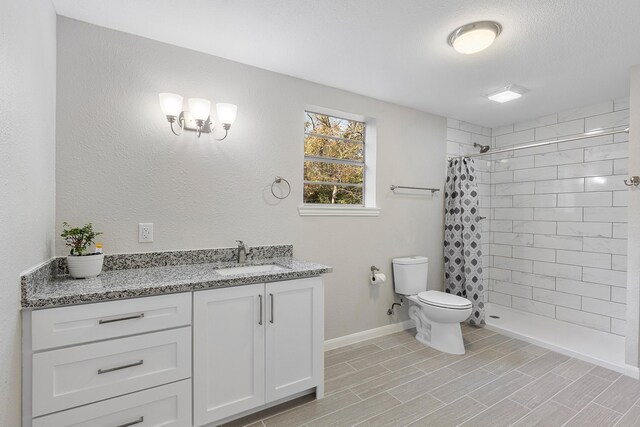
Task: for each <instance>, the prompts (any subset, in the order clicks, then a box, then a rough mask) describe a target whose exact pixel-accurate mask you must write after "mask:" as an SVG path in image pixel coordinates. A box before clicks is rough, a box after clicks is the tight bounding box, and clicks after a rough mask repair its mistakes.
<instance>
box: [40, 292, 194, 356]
mask: <svg viewBox="0 0 640 427" xmlns="http://www.w3.org/2000/svg"><path fill="white" fill-rule="evenodd" d="M190 324H191V292H184V293H179V294H170V295H159V296H153V297H146V298H135V299H128V300H120V301H109V302H101V303H95V304H85V305H76V306H71V307H59V308H49V309H45V310H35V311H33V313H32V330H33V334H32V341H31V343H32V349H33V351H38V350H44V349H47V348H53V347H62V346H67V345H73V344H82V343H86V342H90V341H98V340H102V339H107V338H118V337H122V336H125V335H133V334H138V333H141V332H151V331H157V330H161V329H168V328H174V327H177V326H186V325H190Z"/></svg>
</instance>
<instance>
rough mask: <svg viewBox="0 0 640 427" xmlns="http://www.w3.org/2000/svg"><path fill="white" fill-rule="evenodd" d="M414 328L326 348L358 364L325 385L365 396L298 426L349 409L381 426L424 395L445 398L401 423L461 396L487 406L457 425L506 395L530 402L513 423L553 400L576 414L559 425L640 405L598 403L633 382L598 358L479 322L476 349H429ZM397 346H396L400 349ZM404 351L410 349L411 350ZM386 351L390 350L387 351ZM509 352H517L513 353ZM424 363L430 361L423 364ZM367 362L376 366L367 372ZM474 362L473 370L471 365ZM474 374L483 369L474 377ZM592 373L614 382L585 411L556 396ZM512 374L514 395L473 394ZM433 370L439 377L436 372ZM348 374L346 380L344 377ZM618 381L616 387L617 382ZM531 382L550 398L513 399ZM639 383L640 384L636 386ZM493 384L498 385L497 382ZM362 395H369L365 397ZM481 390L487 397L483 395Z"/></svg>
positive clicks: (469, 334) (254, 418) (289, 413)
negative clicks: (585, 358) (566, 352)
mask: <svg viewBox="0 0 640 427" xmlns="http://www.w3.org/2000/svg"><path fill="white" fill-rule="evenodd" d="M412 333H414V331H412V330H407V331H401V332H396V333H393V334H389V335H386V336H382V337H377V338H371V339H368V340H365V341H361V342H359V343H354V344H351V345H349V346H345V347H341V348H340V349H332V350H329V351H327V352H326V353H325V358H330V359H331V360H330V362H329V363H330V364H329V365H328V366H327V368H330V367H333V366H336V365H340V364H343V363H344V364H345V366H348V367H350V368H351V370H349V371H346V372H342V371H340V370H338V371H336V373H338V374H339V375H337V376H334V377H331V378H330V379H327V380H326V381H325V386H326V385H329V386H330V387H331V386H333V384H335V387H336V388H335V389H329V390H328V391H327V390H326V391H325V399H326V398H330V397H332V396H335V395H336V394H338V393H350V394H352V395H353V396H354V397H355V399H357V400H355V401H353V402H352V403H349V404H347V405H346V406H342V405H341V404H340V402H337V403H338V404H337V405H336V406H335V407H333V408H324V409H322V410H319V411H316V413H313V414H312V415H310V417H309V418H304V419H300V420H299V421H296V423H297V424H295V425H298V426H300V425H307V424H309V423H311V424H313V425H316V424H319V425H322V424H323V419H325V420H326V421H325V423H326V422H329V421H331V422H332V424H331V425H341V424H335V422H336V417H337V416H338V417H339V415H340V414H339V413H341V414H343V415H349V416H350V417H351V418H350V419H353V420H355V421H354V422H353V423H352V424H349V423H346V424H344V425H345V426H349V425H375V424H370V423H369V420H373V419H377V418H376V417H384V416H386V415H388V416H393V415H394V414H395V415H398V416H403V417H404V416H405V415H406V414H404V415H403V410H405V408H409V407H411V406H410V404H411V403H416V402H419V401H418V400H417V399H420V398H422V399H425V398H426V399H432V400H433V402H434V405H435V404H437V406H434V407H433V408H429V409H428V410H426V412H420V413H419V415H420V416H419V417H418V418H415V419H414V418H413V417H410V416H409V417H405V418H404V419H406V420H408V421H407V422H406V423H404V422H403V421H401V420H398V422H399V424H394V425H398V426H401V425H402V426H405V425H409V424H413V423H417V424H420V423H425V422H429V420H431V419H433V418H437V417H440V416H443V414H446V413H447V412H446V411H447V410H450V409H452V407H451V405H452V404H453V403H455V402H458V401H459V400H460V399H462V398H464V399H470V400H472V401H474V402H476V403H474V405H476V406H478V407H479V408H482V410H479V411H477V412H476V413H472V414H465V415H464V416H462V417H461V418H460V419H459V420H457V421H458V423H457V425H460V424H463V423H465V422H468V421H469V420H471V419H476V420H478V421H482V420H483V418H482V414H484V413H488V414H491V413H492V412H494V411H496V410H499V409H500V408H501V407H502V406H504V404H505V403H506V401H510V402H512V404H517V405H519V406H522V407H523V408H524V410H526V412H525V414H524V415H523V416H521V417H520V418H518V419H516V420H514V421H512V422H511V424H509V425H513V424H515V423H518V422H521V421H526V419H527V418H528V417H530V416H532V417H535V416H538V415H539V414H538V413H535V414H534V412H535V411H536V410H538V409H540V408H542V409H545V408H546V407H547V406H552V405H556V406H557V407H563V408H565V412H567V411H570V412H567V415H571V414H573V415H572V416H571V417H569V418H568V419H564V420H562V421H561V420H558V423H557V424H554V425H558V426H561V425H566V424H568V423H571V422H572V420H574V419H576V417H578V416H580V415H581V414H582V415H583V416H588V415H589V412H588V411H586V410H587V408H589V410H590V411H591V412H593V408H594V407H598V408H601V409H600V410H601V411H605V412H606V414H611V415H608V416H609V417H610V418H614V419H615V423H620V422H621V421H622V420H623V419H624V418H625V416H626V415H627V414H629V413H630V412H631V410H632V409H633V407H634V406H637V405H638V403H639V402H640V393H638V394H639V395H638V396H634V397H635V400H633V402H632V403H631V404H630V406H629V408H624V407H623V409H625V412H624V413H623V412H620V411H618V410H616V409H613V408H608V407H606V406H604V405H601V404H599V403H597V402H596V400H598V399H599V398H600V396H607V395H608V392H609V394H611V393H615V392H617V393H619V392H620V390H619V388H620V387H624V386H625V384H622V383H620V384H618V382H619V381H620V380H621V379H622V378H624V377H623V376H622V375H620V374H618V373H615V372H613V371H609V370H605V368H599V367H597V366H596V365H593V364H590V363H587V362H582V361H578V360H576V359H573V358H570V357H568V356H562V355H558V354H557V353H554V352H552V351H549V350H546V349H543V348H541V347H538V346H535V345H533V344H527V343H525V342H523V341H521V340H518V339H514V338H510V337H506V336H503V335H500V334H498V333H495V332H493V331H488V330H486V329H476V328H473V327H470V326H466V325H463V336H464V338H465V345H466V347H467V348H468V350H467V353H466V354H465V355H464V356H462V355H460V356H452V355H445V354H444V353H441V352H438V351H436V350H433V349H431V350H427V349H428V347H426V346H423V345H422V344H419V343H418V342H417V341H415V338H414V337H413V335H412ZM508 343H511V344H508ZM474 344H475V345H474ZM376 348H377V349H376ZM496 348H497V349H496ZM358 349H363V351H365V353H359V352H358ZM393 349H396V350H395V351H394V350H393ZM371 350H375V351H371ZM403 350H404V351H406V353H405V352H404V351H403ZM501 350H502V351H501ZM385 351H386V352H387V353H382V352H385ZM347 352H349V353H347ZM420 352H422V353H420ZM400 353H402V354H400ZM516 353H518V354H519V355H522V357H520V356H519V355H518V356H514V355H515V354H516ZM340 354H342V355H343V357H339V356H338V355H340ZM387 354H388V355H389V358H386V355H387ZM376 355H377V356H376ZM412 355H413V356H412ZM554 355H556V356H554ZM509 356H511V357H510V358H509ZM529 357H531V359H529ZM545 357H546V358H545ZM561 357H566V359H565V360H563V361H562V362H561V363H559V364H554V363H557V362H560V360H559V359H558V358H561ZM367 358H370V359H369V361H367ZM403 358H404V359H403ZM438 358H439V359H438ZM543 358H544V359H543ZM469 359H471V360H469ZM554 359H555V360H554ZM325 360H326V359H325ZM357 361H359V362H357ZM463 361H467V363H466V364H465V363H463ZM498 361H499V362H498ZM403 362H405V363H406V364H404V365H403ZM458 362H460V363H461V364H460V365H457V366H458V367H459V368H460V369H461V370H462V372H464V373H460V372H457V371H456V370H455V369H453V368H451V366H452V365H454V364H456V363H458ZM494 362H498V363H499V364H496V365H495V366H492V369H493V370H494V371H495V372H493V371H492V370H489V369H486V368H487V366H489V365H490V364H492V363H494ZM369 363H371V364H369ZM545 364H548V365H549V366H547V367H546V368H547V369H546V370H544V368H545V366H544V365H545ZM354 365H355V366H354ZM418 365H422V368H421V367H419V366H418ZM526 366H530V368H529V369H527V368H525V367H526ZM358 367H360V368H358ZM562 367H564V369H562ZM391 368H394V369H391ZM407 368H413V369H415V375H414V376H411V371H408V372H407V371H405V372H402V371H403V370H405V369H407ZM523 368H524V370H525V371H527V370H528V371H529V374H528V373H526V372H522V371H521V370H522V369H523ZM559 368H560V369H559ZM596 368H598V369H599V371H597V373H593V374H592V372H594V371H595V370H596ZM367 369H368V370H369V371H366V370H367ZM467 369H470V370H469V371H468V372H467V371H466V370H467ZM447 370H448V371H451V372H452V375H451V376H450V377H448V376H447V375H448V373H447ZM541 370H542V371H541ZM479 371H484V373H480V374H479ZM362 372H365V373H364V374H360V376H358V375H357V374H358V373H362ZM397 373H400V375H401V376H402V377H404V376H405V375H407V377H406V381H405V378H401V381H402V382H400V383H397V384H396V383H394V382H393V381H394V378H395V377H396V375H394V374H397ZM607 373H608V374H607ZM434 374H435V375H434ZM454 374H455V375H454ZM472 374H476V375H475V376H474V375H472ZM478 374H479V375H478ZM485 374H486V375H485ZM548 374H552V375H553V376H549V378H551V379H552V380H551V381H554V380H553V378H555V379H556V380H555V385H554V384H551V386H552V387H553V388H552V389H551V390H548V391H550V392H552V393H553V394H550V395H548V396H547V395H546V394H545V389H544V386H545V385H549V384H548V383H547V384H545V383H544V382H541V379H542V378H544V377H546V376H547V375H548ZM589 374H591V375H593V376H594V377H597V378H599V379H600V381H607V382H609V384H607V385H606V387H605V388H604V389H603V390H602V391H601V392H600V393H598V394H597V395H595V396H593V397H591V396H590V395H589V396H588V398H589V400H588V401H587V402H585V403H584V405H583V406H582V407H581V409H580V410H575V409H572V408H571V407H568V406H566V405H564V404H563V403H561V402H558V401H556V400H554V399H555V398H556V397H557V396H558V395H559V394H560V393H562V392H564V391H565V390H566V389H568V388H569V387H571V386H573V385H574V384H575V383H576V382H577V381H579V380H580V379H582V378H584V377H585V376H586V375H589ZM507 375H511V377H513V376H514V375H515V376H516V377H515V379H511V377H509V378H508V379H507V380H506V381H508V382H506V383H505V384H504V385H498V386H497V388H498V389H499V388H500V387H504V388H505V391H504V392H508V393H507V394H506V395H502V394H501V393H503V391H500V392H499V395H496V396H495V397H498V399H497V400H496V401H492V400H490V401H491V402H493V403H492V404H491V405H489V404H487V403H483V402H482V401H480V400H478V399H477V398H474V397H472V396H471V394H472V393H474V392H475V391H476V390H478V389H480V388H482V387H485V386H488V385H490V384H493V383H496V382H497V381H499V380H500V379H503V378H504V377H505V376H507ZM565 375H567V376H565ZM429 376H431V377H430V378H429ZM465 378H466V379H469V380H470V381H472V382H471V384H465V383H464V381H465ZM341 379H342V383H341V382H340V380H341ZM561 380H562V381H561ZM454 381H455V383H454ZM518 381H519V382H518ZM414 382H415V383H414ZM430 382H432V383H433V385H428V384H429V383H430ZM564 382H566V383H564ZM412 383H414V384H412ZM512 383H514V384H512ZM367 384H369V386H370V388H367ZM424 384H427V385H426V386H425V387H426V388H424V389H420V387H421V386H423V385H424ZM497 384H499V383H497ZM616 384H617V386H616V388H613V387H614V385H616ZM602 385H604V384H601V385H600V386H602ZM447 386H448V387H447ZM534 386H535V387H538V388H540V390H538V389H534V388H533V387H534ZM514 387H515V388H514ZM526 387H532V389H531V390H533V391H535V392H536V393H537V394H538V395H539V396H540V397H541V398H542V399H544V400H540V401H538V400H533V401H532V400H529V401H528V402H529V403H528V404H524V403H521V402H518V401H517V400H514V399H512V397H513V396H514V395H515V394H516V393H518V392H520V391H521V390H523V389H524V388H526ZM558 387H560V388H558ZM438 389H440V390H442V391H441V392H440V393H439V394H441V395H442V394H443V393H444V396H447V398H446V400H447V401H448V400H453V401H450V402H449V403H446V402H445V401H443V400H441V399H439V398H438V397H437V396H436V395H435V394H434V393H432V392H433V391H435V390H438ZM634 390H640V389H638V388H636V389H634ZM458 391H459V393H460V394H459V395H458V394H457V392H458ZM491 391H493V389H492V390H491ZM554 391H555V392H554ZM370 392H371V393H373V394H371V395H369V394H368V393H370ZM585 392H588V390H585ZM411 393H415V395H413V396H412V395H411ZM361 395H362V396H366V397H365V398H363V397H360V396H361ZM345 396H346V395H345ZM476 396H477V397H481V396H480V395H477V394H476ZM407 397H409V398H407ZM441 397H442V396H441ZM610 398H611V397H610ZM349 399H353V398H349ZM371 399H376V400H371ZM483 400H484V399H483ZM323 401H324V400H319V401H318V400H310V401H302V402H301V403H297V404H296V403H295V402H294V403H284V404H282V405H280V407H281V408H280V409H281V410H279V411H277V410H276V411H275V412H274V410H273V408H272V409H270V410H269V411H270V412H269V414H268V415H267V414H266V413H265V416H264V418H259V417H260V414H254V415H249V416H248V417H246V418H245V419H246V424H243V421H242V420H237V421H235V422H232V423H230V424H229V425H235V426H239V425H249V424H252V425H253V426H257V425H261V426H263V427H267V426H269V420H270V419H271V420H272V422H275V419H274V417H283V420H287V418H288V419H289V420H290V421H293V419H294V418H295V417H296V416H298V415H299V414H303V415H304V412H303V411H307V412H313V410H314V409H316V408H317V407H318V405H319V402H323ZM367 402H370V403H369V406H371V405H375V404H376V403H379V402H383V403H384V408H386V409H384V410H381V409H380V408H373V409H370V410H371V411H372V412H371V413H362V414H361V413H359V411H361V410H366V408H367ZM385 402H386V403H385ZM487 402H488V403H489V401H487ZM581 403H582V402H581ZM291 405H293V406H291ZM532 405H533V406H532ZM325 406H326V405H325ZM379 409H380V410H379ZM542 409H541V411H542ZM618 409H620V408H618ZM341 411H342V412H341ZM380 411H381V412H380ZM438 411H440V412H438ZM488 411H491V412H488ZM541 411H540V412H541ZM608 411H611V412H608ZM337 414H338V415H337ZM385 414H386V415H385ZM532 414H533V415H532ZM614 414H615V415H616V417H613V415H614ZM485 421H486V420H485ZM287 425H289V424H287ZM291 425H294V424H291ZM430 425H434V426H437V425H439V424H431V423H430ZM451 425H453V424H451ZM610 425H613V424H610Z"/></svg>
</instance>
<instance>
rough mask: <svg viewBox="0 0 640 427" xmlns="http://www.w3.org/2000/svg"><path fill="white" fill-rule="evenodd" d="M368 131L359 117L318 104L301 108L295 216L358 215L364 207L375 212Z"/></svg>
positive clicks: (371, 143)
mask: <svg viewBox="0 0 640 427" xmlns="http://www.w3.org/2000/svg"><path fill="white" fill-rule="evenodd" d="M374 130H375V124H374V122H373V121H372V120H366V119H365V118H364V117H360V116H355V115H353V114H349V113H341V112H333V111H330V110H326V109H323V108H319V107H313V109H311V108H309V109H308V110H307V111H305V115H304V191H303V202H304V206H303V207H302V208H301V209H300V213H301V215H305V214H308V215H325V214H326V215H345V214H347V215H359V214H362V213H363V212H364V211H367V210H368V209H370V208H372V209H371V210H373V211H375V212H374V214H375V215H377V211H378V210H377V209H376V208H375V176H374V172H375V132H374ZM305 208H306V210H305ZM303 210H304V212H303ZM320 212H322V213H320ZM327 212H331V213H327ZM347 212H348V213H347ZM370 214H371V212H369V215H370Z"/></svg>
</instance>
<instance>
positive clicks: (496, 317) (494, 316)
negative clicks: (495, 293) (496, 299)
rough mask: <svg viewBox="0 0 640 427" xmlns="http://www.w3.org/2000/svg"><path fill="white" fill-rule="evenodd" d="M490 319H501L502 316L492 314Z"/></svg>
mask: <svg viewBox="0 0 640 427" xmlns="http://www.w3.org/2000/svg"><path fill="white" fill-rule="evenodd" d="M489 317H491V318H492V319H499V318H500V316H496V315H495V314H491V315H489Z"/></svg>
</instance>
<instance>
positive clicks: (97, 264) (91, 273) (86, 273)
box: [67, 254, 104, 279]
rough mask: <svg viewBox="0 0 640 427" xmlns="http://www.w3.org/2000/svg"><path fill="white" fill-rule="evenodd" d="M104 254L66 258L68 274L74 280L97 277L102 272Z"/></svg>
mask: <svg viewBox="0 0 640 427" xmlns="http://www.w3.org/2000/svg"><path fill="white" fill-rule="evenodd" d="M103 262H104V254H100V255H86V256H72V255H69V256H67V267H69V274H70V275H71V277H73V278H76V279H88V278H91V277H97V276H98V275H99V274H100V273H101V272H102V263H103Z"/></svg>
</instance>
